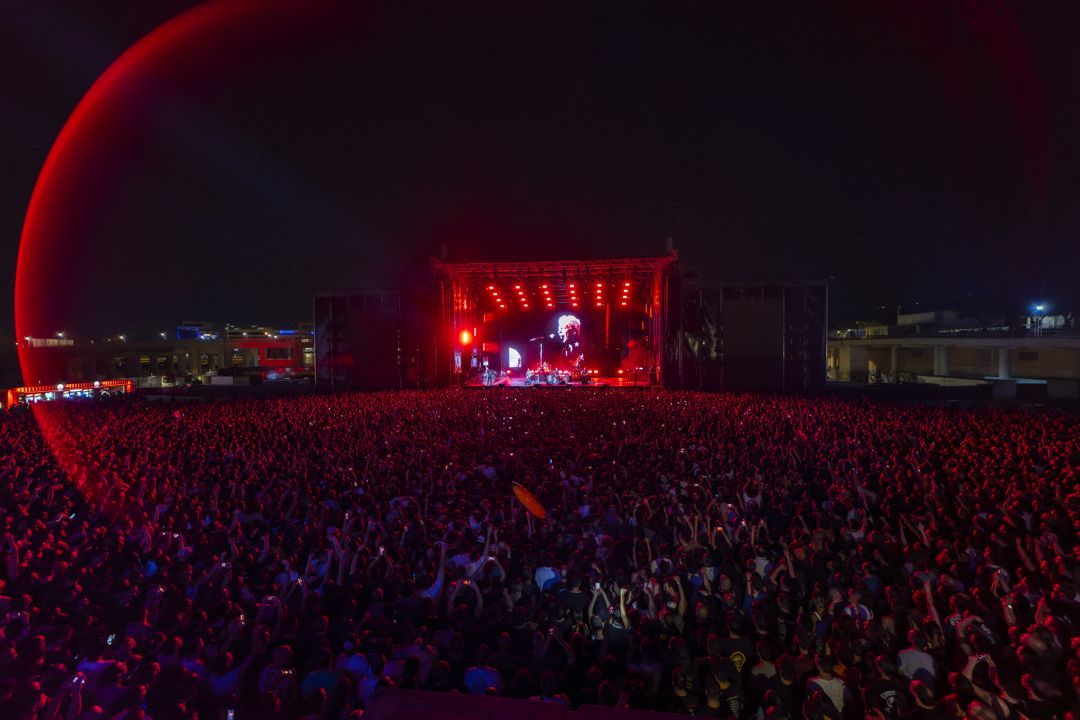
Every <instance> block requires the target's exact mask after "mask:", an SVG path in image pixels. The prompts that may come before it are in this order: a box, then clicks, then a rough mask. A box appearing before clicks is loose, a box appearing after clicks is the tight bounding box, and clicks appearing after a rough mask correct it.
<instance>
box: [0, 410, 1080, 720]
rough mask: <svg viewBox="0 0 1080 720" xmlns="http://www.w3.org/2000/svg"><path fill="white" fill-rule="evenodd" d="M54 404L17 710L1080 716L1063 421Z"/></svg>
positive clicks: (930, 413)
mask: <svg viewBox="0 0 1080 720" xmlns="http://www.w3.org/2000/svg"><path fill="white" fill-rule="evenodd" d="M38 411H39V412H40V414H41V416H42V418H43V419H46V420H47V421H48V423H49V427H50V430H51V431H55V432H51V436H54V443H55V445H56V447H54V448H52V450H55V451H56V453H57V455H58V456H59V457H62V458H64V470H66V471H67V472H66V473H65V472H63V471H62V470H61V468H60V466H59V465H58V463H57V462H56V460H55V459H54V455H53V453H52V452H51V451H50V448H49V447H47V444H46V443H45V441H44V439H43V437H42V435H41V433H40V432H39V430H38V427H37V424H36V423H35V419H34V417H33V416H32V415H31V414H30V413H28V412H25V411H16V412H12V413H8V414H5V415H4V416H2V417H0V476H2V482H3V484H4V491H3V493H2V494H0V534H2V538H0V708H3V711H2V712H3V717H4V718H15V719H21V718H33V719H39V718H40V719H44V720H56V719H58V718H61V717H62V718H65V720H79V719H82V718H86V719H88V720H89V719H97V718H114V717H115V718H131V719H139V718H154V719H155V720H167V719H171V718H188V717H199V718H214V719H215V720H217V719H218V718H221V719H222V720H224V719H225V718H228V717H229V715H230V711H233V712H232V715H234V717H235V719H236V720H244V719H245V718H296V717H304V718H313V719H314V718H327V719H329V720H338V719H340V718H347V717H355V716H358V715H359V714H360V713H362V711H363V709H364V708H365V707H366V706H368V704H369V703H370V702H371V700H372V698H374V697H376V696H377V695H378V694H379V693H380V692H381V691H382V689H383V688H386V687H390V686H393V687H398V688H416V689H427V690H439V691H446V692H460V693H476V694H491V695H500V696H507V697H514V698H523V699H532V700H535V701H542V702H555V703H563V704H566V705H567V706H570V707H576V706H578V705H581V704H596V705H606V706H612V707H631V708H646V709H659V710H666V711H670V712H678V713H685V714H693V715H706V716H710V717H733V718H772V719H774V720H783V719H784V718H797V717H809V718H815V719H826V718H827V719H828V720H846V719H850V718H860V717H872V718H880V719H883V720H893V719H896V720H908V719H909V718H925V719H928V720H930V719H937V718H941V719H945V718H974V719H976V720H1010V719H1012V718H1016V719H1017V720H1020V719H1021V718H1025V717H1027V718H1032V719H1042V718H1065V717H1072V718H1076V717H1078V716H1077V714H1076V711H1077V693H1076V690H1075V687H1076V685H1077V683H1078V682H1080V638H1078V636H1077V632H1076V628H1077V627H1078V625H1077V624H1078V623H1080V594H1078V582H1077V580H1078V575H1077V569H1078V564H1077V560H1078V546H1077V543H1076V529H1077V524H1078V522H1080V493H1078V492H1077V487H1076V481H1077V472H1078V468H1080V424H1078V421H1077V419H1076V418H1075V417H1073V416H1068V415H1059V414H1052V413H1049V412H1046V413H1028V412H1018V411H1017V412H1011V411H1001V410H979V411H960V410H953V409H940V408H929V407H917V406H900V405H887V404H880V405H873V404H866V403H851V402H845V401H838V400H828V399H795V398H779V397H762V396H722V395H704V394H693V393H666V392H653V391H649V392H618V391H610V390H607V391H605V390H603V389H581V390H579V391H570V392H528V391H523V392H515V391H499V392H465V391H461V390H447V391H439V392H431V393H381V394H369V395H339V396H328V397H318V396H312V397H305V398H299V399H297V398H292V399H282V400H265V399H264V400H245V401H232V402H226V403H208V404H206V405H184V406H176V405H171V406H170V405H154V404H141V403H139V402H137V401H133V400H127V399H125V400H119V401H115V402H113V403H111V404H105V403H99V404H86V405H78V406H74V405H73V406H58V407H42V408H38ZM515 481H516V482H519V483H521V484H522V485H523V486H525V487H527V488H529V489H530V490H532V491H533V493H534V494H535V495H536V497H537V498H538V499H539V501H540V502H541V503H542V504H543V505H544V506H545V508H546V517H545V518H544V519H543V520H538V519H536V518H534V517H533V516H532V515H530V514H528V513H527V512H526V511H525V509H524V508H523V507H522V506H521V505H520V504H519V503H518V501H517V500H516V499H515V497H514V495H513V493H512V492H511V486H512V483H513V482H515Z"/></svg>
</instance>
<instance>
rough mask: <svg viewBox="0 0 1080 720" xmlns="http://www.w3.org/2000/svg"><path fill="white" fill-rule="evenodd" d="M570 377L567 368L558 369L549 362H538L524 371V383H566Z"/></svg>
mask: <svg viewBox="0 0 1080 720" xmlns="http://www.w3.org/2000/svg"><path fill="white" fill-rule="evenodd" d="M571 379H572V376H571V374H570V371H569V370H558V369H556V368H553V367H552V366H551V365H550V364H549V363H540V364H538V365H537V366H536V367H535V368H529V369H528V370H526V371H525V384H526V385H541V384H543V385H567V384H569V383H570V380H571Z"/></svg>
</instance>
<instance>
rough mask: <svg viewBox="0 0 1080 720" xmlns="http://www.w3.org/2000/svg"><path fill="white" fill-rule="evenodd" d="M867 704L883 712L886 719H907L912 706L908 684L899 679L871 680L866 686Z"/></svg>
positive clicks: (877, 678)
mask: <svg viewBox="0 0 1080 720" xmlns="http://www.w3.org/2000/svg"><path fill="white" fill-rule="evenodd" d="M866 704H867V706H869V707H872V708H877V709H878V710H881V712H882V713H883V714H884V715H885V717H886V718H902V717H906V716H907V708H908V705H909V704H910V699H909V698H908V689H907V683H905V682H904V681H903V680H900V679H899V678H883V677H872V678H870V682H869V683H867V685H866Z"/></svg>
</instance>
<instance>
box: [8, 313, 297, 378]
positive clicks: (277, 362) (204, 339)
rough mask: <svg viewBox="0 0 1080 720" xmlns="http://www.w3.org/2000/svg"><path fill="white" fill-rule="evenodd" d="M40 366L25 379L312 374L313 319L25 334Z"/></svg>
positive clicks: (32, 363) (25, 346)
mask: <svg viewBox="0 0 1080 720" xmlns="http://www.w3.org/2000/svg"><path fill="white" fill-rule="evenodd" d="M19 345H20V348H19V349H20V351H22V352H25V353H26V356H27V358H28V359H29V362H28V363H27V366H28V367H31V368H33V374H34V376H33V377H23V383H24V384H25V385H51V384H56V383H83V382H93V381H100V380H113V379H121V378H130V379H132V380H134V381H136V383H137V384H138V385H139V386H142V387H147V386H155V385H172V384H184V383H193V382H195V383H199V382H201V383H204V384H214V383H217V382H223V381H224V382H233V380H231V379H230V380H225V379H226V378H233V377H237V376H241V377H246V378H249V379H250V378H253V377H254V378H258V380H260V381H261V380H267V381H274V380H286V379H295V380H305V379H310V378H311V377H312V375H313V372H314V364H315V354H314V344H313V339H312V325H311V323H300V324H298V325H296V326H295V327H291V328H287V329H277V328H269V327H239V326H235V325H230V324H226V325H224V326H223V327H220V328H218V327H216V326H214V325H212V324H210V323H191V322H185V323H182V324H181V325H179V326H178V327H177V328H176V330H175V332H174V333H166V332H161V333H158V335H157V336H156V337H128V336H125V335H116V336H112V337H106V338H70V337H63V336H60V335H58V336H56V337H51V338H35V337H25V338H22V339H21V340H20V342H19Z"/></svg>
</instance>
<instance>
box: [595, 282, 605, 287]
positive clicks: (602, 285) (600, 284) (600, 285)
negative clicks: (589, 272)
mask: <svg viewBox="0 0 1080 720" xmlns="http://www.w3.org/2000/svg"><path fill="white" fill-rule="evenodd" d="M596 287H604V283H596Z"/></svg>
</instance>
